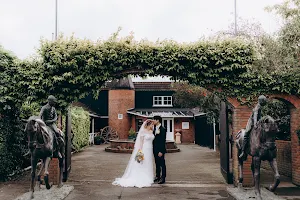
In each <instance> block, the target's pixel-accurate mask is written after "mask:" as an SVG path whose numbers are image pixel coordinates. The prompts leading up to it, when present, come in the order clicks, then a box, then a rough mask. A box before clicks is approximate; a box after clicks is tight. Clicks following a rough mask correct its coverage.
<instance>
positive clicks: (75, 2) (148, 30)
mask: <svg viewBox="0 0 300 200" xmlns="http://www.w3.org/2000/svg"><path fill="white" fill-rule="evenodd" d="M280 2H283V0H237V10H238V16H239V17H241V18H243V19H249V20H252V21H256V22H260V23H261V24H262V27H263V28H264V29H265V31H267V32H269V33H272V32H274V31H276V30H278V28H279V27H280V25H279V22H278V17H276V16H275V15H274V14H270V13H267V12H266V11H264V8H265V7H266V6H268V5H273V4H276V3H280ZM233 13H234V0H58V30H59V32H60V33H64V34H65V35H67V36H69V35H71V34H72V33H74V35H75V36H76V37H80V38H88V39H92V40H97V39H99V38H101V39H106V38H108V37H109V36H110V35H111V34H112V33H113V32H115V31H116V30H117V29H118V27H119V26H121V27H122V28H123V29H122V32H121V34H120V35H121V36H126V35H128V34H129V33H130V32H131V31H133V32H134V35H135V37H136V39H141V38H148V39H149V40H152V41H155V40H157V39H158V38H160V39H166V38H167V39H174V40H176V41H179V42H190V41H196V40H198V39H199V38H200V37H201V36H208V35H211V34H213V33H215V32H217V31H220V30H226V29H227V28H228V26H229V25H230V24H231V23H233V22H234V14H233ZM54 27H55V0H0V45H2V46H4V48H6V49H8V50H10V51H12V52H14V53H15V54H16V55H17V56H18V57H20V58H26V57H28V56H29V55H31V54H33V53H35V51H36V50H35V48H38V47H39V40H40V38H41V37H44V38H47V39H52V33H53V32H54V30H55V29H54Z"/></svg>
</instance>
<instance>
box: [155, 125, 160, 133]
mask: <svg viewBox="0 0 300 200" xmlns="http://www.w3.org/2000/svg"><path fill="white" fill-rule="evenodd" d="M160 127H161V123H159V124H158V125H157V126H156V129H155V135H156V134H157V133H158V132H159V128H160Z"/></svg>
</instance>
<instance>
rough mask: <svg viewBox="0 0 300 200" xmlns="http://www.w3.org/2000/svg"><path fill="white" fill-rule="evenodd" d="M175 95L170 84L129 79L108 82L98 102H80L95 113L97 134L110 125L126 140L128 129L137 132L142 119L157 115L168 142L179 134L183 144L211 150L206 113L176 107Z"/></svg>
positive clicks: (89, 100) (209, 129) (211, 134)
mask: <svg viewBox="0 0 300 200" xmlns="http://www.w3.org/2000/svg"><path fill="white" fill-rule="evenodd" d="M174 92H175V91H174V89H173V88H172V82H171V81H168V82H132V80H131V79H130V78H124V79H121V80H115V81H113V82H108V83H107V84H106V86H105V88H104V89H103V90H102V91H101V92H100V95H99V98H98V100H93V99H92V98H91V97H90V96H89V97H87V98H85V99H82V100H81V102H82V103H84V104H85V105H87V106H88V107H90V108H91V109H92V110H93V111H94V112H96V113H98V115H99V116H98V118H97V120H98V121H95V126H96V127H95V131H96V132H100V131H101V128H103V127H104V126H110V127H112V128H113V129H115V130H116V131H117V133H118V135H119V138H120V139H127V138H128V135H129V130H130V129H133V130H134V131H135V132H138V130H139V129H140V127H141V125H142V124H143V122H144V120H146V119H151V118H153V117H154V116H155V115H159V116H161V117H162V119H163V121H162V125H163V126H164V127H165V128H166V130H167V138H166V139H167V141H175V139H176V136H175V134H176V133H177V132H179V133H180V134H181V136H180V139H181V142H182V143H196V144H199V145H201V144H202V146H209V147H211V148H213V141H214V139H213V137H214V135H213V133H212V131H213V129H212V128H211V126H209V125H208V124H207V121H206V115H205V113H201V112H199V111H198V110H197V109H191V108H177V107H175V106H174V99H173V98H174V97H173V94H174ZM205 138H206V139H205ZM200 140H201V141H200Z"/></svg>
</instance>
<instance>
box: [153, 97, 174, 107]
mask: <svg viewBox="0 0 300 200" xmlns="http://www.w3.org/2000/svg"><path fill="white" fill-rule="evenodd" d="M153 106H172V96H154V97H153Z"/></svg>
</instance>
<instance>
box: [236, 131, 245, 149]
mask: <svg viewBox="0 0 300 200" xmlns="http://www.w3.org/2000/svg"><path fill="white" fill-rule="evenodd" d="M243 131H244V129H241V130H240V131H239V132H238V133H237V134H236V135H235V142H236V146H237V148H238V149H240V148H241V144H242V140H243V139H244V138H243V137H244V134H243Z"/></svg>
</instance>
